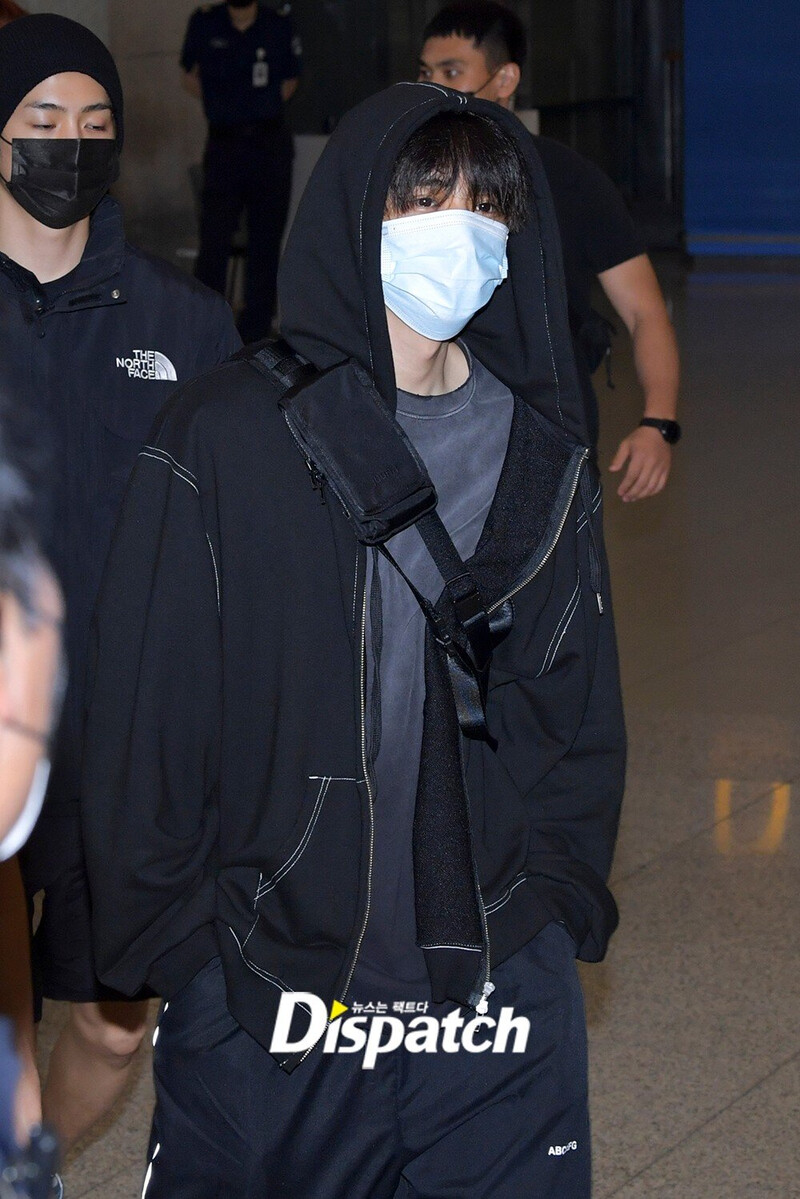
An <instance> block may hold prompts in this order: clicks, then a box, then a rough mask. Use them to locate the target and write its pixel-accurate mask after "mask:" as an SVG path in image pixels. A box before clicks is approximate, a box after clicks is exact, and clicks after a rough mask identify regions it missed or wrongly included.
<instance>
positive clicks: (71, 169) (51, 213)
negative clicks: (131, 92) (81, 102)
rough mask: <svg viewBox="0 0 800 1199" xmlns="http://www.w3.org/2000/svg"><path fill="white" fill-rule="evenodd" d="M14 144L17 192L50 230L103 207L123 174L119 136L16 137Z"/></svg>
mask: <svg viewBox="0 0 800 1199" xmlns="http://www.w3.org/2000/svg"><path fill="white" fill-rule="evenodd" d="M2 140H3V141H4V142H5V143H6V145H7V146H8V145H10V146H11V178H10V179H4V180H3V182H4V183H5V185H6V187H7V188H8V190H9V192H10V193H11V195H12V196H13V197H14V199H15V200H16V201H17V203H18V204H19V206H20V208H24V209H25V211H26V212H27V213H29V214H30V215H31V216H32V217H33V218H34V219H35V220H37V221H40V222H41V224H42V225H47V227H48V228H49V229H67V228H68V227H69V226H70V225H74V224H76V223H77V222H78V221H80V220H83V218H84V217H86V216H88V215H89V213H90V212H91V211H92V210H93V209H94V208H96V207H97V205H98V204H99V203H100V201H101V200H102V198H103V196H104V195H105V194H106V192H107V191H108V189H109V187H110V186H111V184H112V183H113V182H114V181H115V179H117V178H118V176H119V152H118V150H117V143H116V141H115V140H114V138H113V137H102V138H99V137H98V138H94V137H87V138H78V137H15V138H14V140H13V141H12V142H9V141H7V140H6V138H3V139H2Z"/></svg>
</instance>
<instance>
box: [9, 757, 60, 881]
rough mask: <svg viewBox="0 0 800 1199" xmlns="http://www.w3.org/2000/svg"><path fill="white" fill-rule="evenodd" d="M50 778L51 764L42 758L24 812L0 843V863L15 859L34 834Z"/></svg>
mask: <svg viewBox="0 0 800 1199" xmlns="http://www.w3.org/2000/svg"><path fill="white" fill-rule="evenodd" d="M49 778H50V762H49V760H48V759H47V758H40V759H39V761H38V762H37V763H36V769H35V770H34V772H33V778H32V779H31V785H30V790H29V791H28V797H27V799H26V800H25V804H24V806H23V808H22V811H21V812H20V814H19V816H18V817H17V819H16V820H15V821H14V823H13V824H12V826H11V828H10V829H9V830H8V832H7V833H6V835H5V837H3V839H2V841H0V862H5V860H6V858H13V856H14V854H15V853H17V852H18V851H19V850H20V849H22V846H23V845H24V844H25V842H26V841H27V840H28V837H30V835H31V833H32V832H33V826H34V825H35V824H36V821H37V820H38V819H39V813H40V812H41V810H42V804H43V803H44V795H45V792H46V790H47V780H48V779H49Z"/></svg>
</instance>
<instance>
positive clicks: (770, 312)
mask: <svg viewBox="0 0 800 1199" xmlns="http://www.w3.org/2000/svg"><path fill="white" fill-rule="evenodd" d="M663 279H664V283H665V287H666V290H667V292H668V295H669V298H670V300H671V302H672V304H673V309H674V317H675V323H676V326H677V328H678V332H679V337H680V341H681V345H682V350H683V360H684V370H685V384H684V389H683V390H684V407H683V413H682V418H683V421H684V425H685V430H686V436H685V440H684V442H683V443H682V444H681V445H680V446H679V447H678V449H677V452H676V455H675V462H676V466H675V472H674V476H673V479H672V482H671V484H670V487H669V490H668V491H667V493H665V495H663V496H662V497H659V498H657V499H655V500H650V501H647V502H646V503H643V504H641V505H635V506H625V505H622V504H621V503H619V501H618V500H616V497H615V495H614V490H613V485H608V484H607V493H606V515H605V520H606V530H607V538H608V543H609V552H610V556H611V560H612V571H613V578H614V583H615V602H616V610H617V620H618V625H619V635H620V643H621V651H622V662H623V676H624V683H625V693H626V701H627V711H628V723H629V731H630V740H631V753H630V774H629V785H628V793H627V799H626V807H625V812H624V818H623V826H622V831H621V836H620V845H619V850H618V853H617V858H616V863H615V867H614V879H615V892H616V895H617V898H618V901H619V905H620V909H621V914H622V920H621V925H620V929H619V932H618V934H617V936H616V938H615V940H614V942H613V944H612V948H611V950H610V953H609V955H608V958H607V960H606V961H605V962H604V963H602V964H601V965H599V966H593V967H589V968H587V969H585V970H584V971H583V978H584V982H585V987H586V995H587V1004H588V1011H589V1021H590V1033H591V1042H592V1103H593V1116H594V1130H595V1178H596V1185H595V1195H596V1199H611V1197H612V1196H613V1197H615V1199H650V1197H651V1196H656V1197H658V1199H762V1197H766V1196H776V1197H779V1199H793V1197H800V1134H799V1133H798V1127H799V1125H800V933H799V932H798V929H799V928H800V900H799V899H798V892H800V872H798V852H799V851H800V827H799V822H798V816H797V804H798V795H799V794H800V792H798V788H800V638H798V631H797V624H798V618H800V532H799V531H798V530H799V528H800V525H799V524H798V518H797V511H798V506H799V505H800V470H798V468H797V464H796V459H797V455H798V447H800V321H798V316H800V273H794V274H792V273H788V272H787V273H785V274H782V273H780V272H779V271H775V270H772V271H769V270H764V271H761V272H759V271H756V270H752V269H751V270H743V269H739V270H736V271H730V270H729V271H727V272H720V271H719V270H718V269H716V268H715V269H710V268H706V267H703V266H698V267H697V269H695V270H694V271H693V272H692V273H689V274H686V273H685V272H684V271H683V270H681V269H679V268H677V267H676V266H675V265H674V264H666V269H665V270H664V272H663ZM619 340H620V341H621V340H622V339H619ZM615 358H616V360H617V363H616V376H617V380H616V381H617V389H616V391H615V392H607V393H604V394H603V395H602V404H603V416H604V434H603V444H602V452H601V457H602V460H603V461H605V462H608V461H609V459H610V456H611V453H612V451H613V448H614V447H615V445H616V442H617V440H618V439H619V437H620V436H622V434H623V433H624V432H626V431H628V429H629V428H630V427H632V426H633V424H634V423H635V422H636V420H637V419H638V414H637V399H636V394H635V390H634V388H633V386H632V382H631V378H632V376H631V367H630V360H629V356H628V354H627V350H626V349H625V348H624V347H622V346H620V347H619V348H618V349H617V351H616V352H615ZM52 1019H53V1017H52V1015H51V1016H49V1017H48V1021H49V1022H50V1025H52ZM46 1031H47V1032H48V1035H50V1034H51V1031H52V1028H51V1027H50V1028H49V1029H48V1030H46ZM149 1104H150V1091H149V1086H148V1080H147V1070H146V1068H145V1069H143V1070H142V1073H141V1076H140V1079H139V1081H138V1083H137V1085H136V1088H135V1091H134V1093H133V1095H132V1097H131V1099H130V1101H129V1102H128V1103H127V1105H126V1106H125V1107H124V1108H123V1109H122V1111H121V1112H120V1113H119V1116H118V1119H117V1120H116V1121H115V1122H114V1123H113V1124H112V1125H111V1127H110V1128H109V1130H108V1131H107V1132H106V1133H105V1135H104V1136H103V1137H101V1138H99V1139H95V1141H94V1142H93V1143H92V1144H91V1145H90V1147H89V1148H87V1149H86V1151H85V1152H84V1153H83V1154H82V1155H81V1156H80V1157H78V1158H77V1159H75V1160H74V1161H73V1162H72V1163H71V1164H70V1165H69V1167H68V1169H67V1171H66V1183H67V1194H68V1199H79V1197H81V1196H92V1197H93V1199H101V1197H102V1199H134V1196H138V1195H139V1193H140V1189H141V1175H142V1161H143V1156H144V1148H145V1142H146V1136H147V1118H148V1109H149ZM297 1199H302V1196H298V1197H297ZM464 1199H469V1197H468V1196H464ZM564 1199H569V1197H568V1196H565V1197H564Z"/></svg>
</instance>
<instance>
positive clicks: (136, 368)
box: [117, 350, 178, 383]
mask: <svg viewBox="0 0 800 1199" xmlns="http://www.w3.org/2000/svg"><path fill="white" fill-rule="evenodd" d="M117 366H118V367H119V369H120V370H125V371H127V372H128V378H129V379H163V380H164V381H165V382H168V383H177V381H178V375H177V372H176V370H175V367H174V366H173V365H172V363H171V362H170V360H169V358H167V356H166V354H161V353H159V351H158V350H132V351H131V355H130V357H129V358H118V359H117Z"/></svg>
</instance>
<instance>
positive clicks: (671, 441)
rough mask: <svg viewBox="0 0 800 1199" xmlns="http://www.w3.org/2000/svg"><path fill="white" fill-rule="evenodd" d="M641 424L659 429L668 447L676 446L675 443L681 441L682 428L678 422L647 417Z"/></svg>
mask: <svg viewBox="0 0 800 1199" xmlns="http://www.w3.org/2000/svg"><path fill="white" fill-rule="evenodd" d="M639 424H640V425H647V426H649V427H650V428H651V429H658V431H659V433H660V434H661V436H662V437H663V438H664V440H665V441H666V442H667V444H668V445H675V442H676V441H680V439H681V427H680V425H679V424H678V422H677V421H676V420H658V419H657V418H656V417H653V416H646V417H645V418H644V419H643V420H640V421H639Z"/></svg>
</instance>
